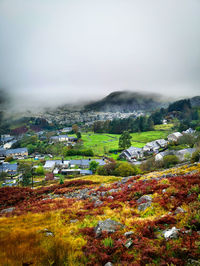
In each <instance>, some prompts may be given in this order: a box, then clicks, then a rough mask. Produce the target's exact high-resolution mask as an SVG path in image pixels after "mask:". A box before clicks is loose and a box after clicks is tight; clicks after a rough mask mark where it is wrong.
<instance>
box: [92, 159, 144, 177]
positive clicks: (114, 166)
mask: <svg viewBox="0 0 200 266" xmlns="http://www.w3.org/2000/svg"><path fill="white" fill-rule="evenodd" d="M139 172H140V171H139V169H138V168H137V167H136V166H134V165H132V164H130V163H128V162H117V163H116V162H112V163H108V164H105V165H104V166H99V167H98V169H97V173H98V174H99V175H104V176H107V175H108V176H109V175H111V176H112V175H116V176H130V175H136V174H138V173H139Z"/></svg>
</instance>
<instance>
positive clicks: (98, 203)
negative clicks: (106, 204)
mask: <svg viewBox="0 0 200 266" xmlns="http://www.w3.org/2000/svg"><path fill="white" fill-rule="evenodd" d="M102 204H103V201H101V200H97V201H95V203H94V207H98V206H100V205H102Z"/></svg>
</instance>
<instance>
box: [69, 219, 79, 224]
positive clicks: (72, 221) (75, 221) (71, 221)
mask: <svg viewBox="0 0 200 266" xmlns="http://www.w3.org/2000/svg"><path fill="white" fill-rule="evenodd" d="M77 222H78V219H74V220H70V223H77Z"/></svg>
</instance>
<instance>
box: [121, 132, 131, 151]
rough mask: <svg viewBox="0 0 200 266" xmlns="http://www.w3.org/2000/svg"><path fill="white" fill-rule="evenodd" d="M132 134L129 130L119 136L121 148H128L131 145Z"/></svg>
mask: <svg viewBox="0 0 200 266" xmlns="http://www.w3.org/2000/svg"><path fill="white" fill-rule="evenodd" d="M131 139H132V137H131V135H130V133H129V132H128V131H124V132H123V134H122V135H121V136H120V138H119V148H121V149H126V148H129V147H130V146H131Z"/></svg>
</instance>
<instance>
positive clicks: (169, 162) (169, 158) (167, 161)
mask: <svg viewBox="0 0 200 266" xmlns="http://www.w3.org/2000/svg"><path fill="white" fill-rule="evenodd" d="M177 163H179V159H178V157H177V156H176V155H166V156H164V157H163V166H164V167H165V168H169V167H171V166H174V165H176V164H177Z"/></svg>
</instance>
